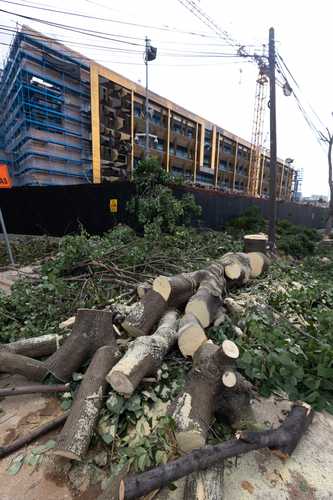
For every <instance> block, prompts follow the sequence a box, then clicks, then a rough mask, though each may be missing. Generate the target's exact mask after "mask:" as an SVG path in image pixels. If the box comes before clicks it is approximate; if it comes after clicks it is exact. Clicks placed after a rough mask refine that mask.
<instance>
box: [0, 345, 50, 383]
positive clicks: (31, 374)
mask: <svg viewBox="0 0 333 500" xmlns="http://www.w3.org/2000/svg"><path fill="white" fill-rule="evenodd" d="M0 372H3V373H13V374H16V373H17V374H19V375H23V376H24V377H26V378H27V379H28V380H33V381H36V382H42V380H44V378H45V377H46V376H47V374H48V370H47V368H46V367H45V365H44V363H43V362H42V361H38V360H37V359H33V358H28V357H27V356H21V355H20V354H15V353H13V352H9V351H6V350H5V349H1V350H0Z"/></svg>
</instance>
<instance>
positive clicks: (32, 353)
mask: <svg viewBox="0 0 333 500" xmlns="http://www.w3.org/2000/svg"><path fill="white" fill-rule="evenodd" d="M62 338H63V337H62V336H61V335H57V334H55V333H54V334H53V333H52V334H49V335H41V336H40V337H31V338H29V339H22V340H17V341H16V342H10V343H9V344H0V350H1V349H5V350H7V351H10V352H13V353H15V354H21V355H22V356H28V357H30V358H42V357H43V356H49V355H50V354H53V353H54V352H55V351H56V350H57V349H58V348H59V345H60V342H61V341H62Z"/></svg>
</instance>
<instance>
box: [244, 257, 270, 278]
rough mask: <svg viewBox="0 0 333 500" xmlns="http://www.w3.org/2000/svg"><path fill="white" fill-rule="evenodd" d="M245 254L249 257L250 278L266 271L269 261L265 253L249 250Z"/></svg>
mask: <svg viewBox="0 0 333 500" xmlns="http://www.w3.org/2000/svg"><path fill="white" fill-rule="evenodd" d="M247 256H248V258H249V259H250V267H251V273H250V278H257V277H258V276H260V275H261V274H263V273H264V272H265V271H267V269H268V267H269V263H270V261H269V258H268V257H267V255H265V254H264V253H261V252H249V253H248V254H247Z"/></svg>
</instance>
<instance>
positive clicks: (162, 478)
mask: <svg viewBox="0 0 333 500" xmlns="http://www.w3.org/2000/svg"><path fill="white" fill-rule="evenodd" d="M313 415H314V412H313V410H312V409H311V408H310V407H309V405H306V404H305V403H296V404H295V405H294V406H293V408H292V410H291V412H290V413H289V415H288V416H287V418H286V420H285V421H284V422H283V423H282V425H281V426H280V427H278V428H277V429H270V430H268V431H263V432H251V433H248V432H241V433H238V435H237V439H230V440H229V441H225V442H223V443H221V444H218V445H215V446H205V447H204V448H201V449H199V450H194V451H192V452H190V453H188V454H186V455H184V456H183V457H181V458H178V459H177V460H173V461H171V462H168V463H166V464H163V465H160V466H158V467H155V468H154V469H150V470H148V471H146V472H143V473H141V474H137V475H133V476H128V477H127V478H126V479H125V480H124V481H123V483H122V491H123V490H124V491H125V493H124V495H122V496H120V495H119V482H117V481H113V482H112V484H111V485H110V487H109V488H107V489H106V490H105V491H104V492H103V493H102V494H101V495H100V496H99V497H98V499H97V500H109V499H110V498H112V499H114V500H120V499H124V498H125V500H134V499H135V498H140V497H141V496H145V495H147V494H148V493H150V492H151V491H154V490H158V489H159V488H162V487H164V486H166V485H168V484H169V483H172V482H173V481H176V480H177V479H180V478H181V477H184V476H187V475H188V474H191V473H193V472H197V471H200V470H205V469H209V468H211V467H213V466H214V465H215V464H219V463H222V462H223V460H225V459H227V458H233V457H237V456H239V455H243V454H245V453H248V452H250V451H254V450H259V449H261V448H270V449H273V450H278V451H280V452H281V453H282V454H283V456H284V457H285V458H288V457H289V456H290V455H291V454H292V453H293V451H294V450H295V448H296V446H297V444H298V443H299V441H300V439H301V438H302V436H303V434H304V433H305V432H306V430H307V429H308V427H309V425H310V424H311V422H312V419H313Z"/></svg>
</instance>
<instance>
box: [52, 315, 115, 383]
mask: <svg viewBox="0 0 333 500" xmlns="http://www.w3.org/2000/svg"><path fill="white" fill-rule="evenodd" d="M104 345H111V346H113V347H114V348H115V349H116V337H115V333H114V330H113V325H112V313H111V312H110V311H98V310H94V309H79V310H78V312H77V316H76V320H75V323H74V325H73V330H72V333H71V334H70V335H69V337H67V338H66V340H65V342H64V343H63V344H62V346H61V347H60V349H58V351H56V352H55V353H54V354H53V355H52V356H50V357H49V358H48V359H47V360H46V361H45V363H44V366H45V368H46V369H47V370H48V372H49V373H52V375H53V376H54V377H56V378H57V379H58V380H61V381H62V382H68V381H69V380H70V379H71V376H72V374H73V373H74V372H75V371H77V370H78V369H79V368H80V367H81V366H82V364H83V363H84V362H85V361H87V360H88V359H89V358H90V357H91V356H93V354H94V353H95V352H96V351H97V349H99V347H103V346H104Z"/></svg>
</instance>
